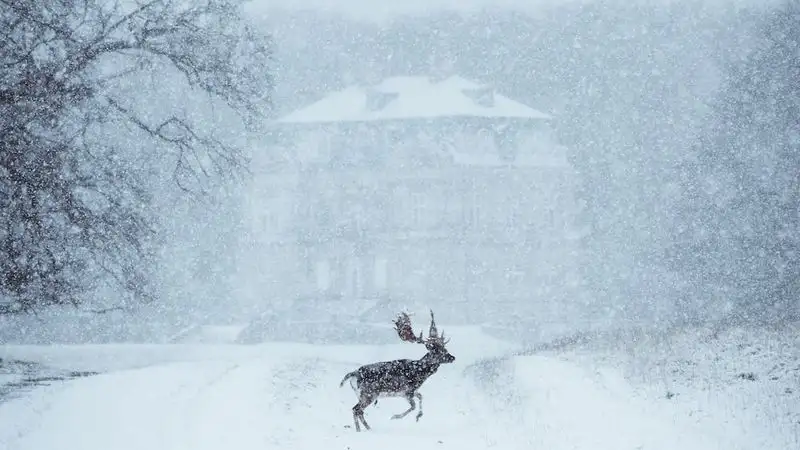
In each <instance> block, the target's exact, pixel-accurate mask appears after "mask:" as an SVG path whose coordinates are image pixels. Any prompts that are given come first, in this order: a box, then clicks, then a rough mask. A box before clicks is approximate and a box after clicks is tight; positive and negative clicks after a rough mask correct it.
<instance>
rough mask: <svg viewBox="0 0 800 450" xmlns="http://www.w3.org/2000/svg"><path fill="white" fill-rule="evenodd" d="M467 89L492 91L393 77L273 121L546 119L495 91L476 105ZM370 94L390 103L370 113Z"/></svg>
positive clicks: (457, 80)
mask: <svg viewBox="0 0 800 450" xmlns="http://www.w3.org/2000/svg"><path fill="white" fill-rule="evenodd" d="M470 89H486V90H487V91H492V89H491V88H489V87H485V86H483V85H479V84H477V83H474V82H472V81H469V80H466V79H464V78H462V77H459V76H452V77H450V78H447V79H444V80H442V81H438V82H437V81H434V80H431V79H429V78H428V77H412V76H404V77H392V78H388V79H386V80H384V81H382V82H381V83H379V84H377V85H375V86H371V87H363V86H350V87H347V88H345V89H342V90H340V91H336V92H333V93H330V94H328V95H326V96H325V97H324V98H322V99H321V100H319V101H317V102H315V103H312V104H311V105H309V106H306V107H304V108H301V109H299V110H297V111H294V112H292V113H290V114H288V115H286V116H284V117H283V118H280V119H278V120H277V121H276V122H278V123H284V124H287V123H339V122H371V121H381V120H403V119H428V118H441V117H464V116H471V117H489V118H516V119H530V120H541V119H549V118H550V116H548V115H547V114H545V113H543V112H541V111H538V110H536V109H533V108H531V107H529V106H526V105H523V104H522V103H519V102H517V101H514V100H511V99H510V98H508V97H505V96H503V95H500V94H498V93H496V92H493V91H492V92H493V98H494V102H493V104H491V105H485V106H484V105H480V104H478V103H477V102H476V101H475V100H473V98H471V97H470V96H469V95H468V91H469V90H470ZM373 93H376V94H378V95H388V96H390V97H389V98H392V99H391V100H389V101H388V103H387V104H386V105H385V106H384V107H383V108H380V109H377V110H370V109H369V108H367V104H368V100H369V97H370V96H371V95H372V94H373Z"/></svg>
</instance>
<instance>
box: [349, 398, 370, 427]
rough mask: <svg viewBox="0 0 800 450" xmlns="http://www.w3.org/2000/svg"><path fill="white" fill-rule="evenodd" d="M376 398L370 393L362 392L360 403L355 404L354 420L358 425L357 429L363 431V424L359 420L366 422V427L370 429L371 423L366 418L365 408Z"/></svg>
mask: <svg viewBox="0 0 800 450" xmlns="http://www.w3.org/2000/svg"><path fill="white" fill-rule="evenodd" d="M374 400H375V399H374V398H371V397H370V396H369V395H365V394H363V393H362V394H361V396H360V397H359V399H358V403H356V405H355V406H353V422H355V425H356V431H361V426H360V425H359V421H361V423H363V424H364V428H366V429H367V430H369V429H370V428H369V424H368V423H367V421H366V419H364V408H366V407H367V406H369V404H370V403H372V402H373V401H374Z"/></svg>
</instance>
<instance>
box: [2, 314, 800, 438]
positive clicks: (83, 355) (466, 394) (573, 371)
mask: <svg viewBox="0 0 800 450" xmlns="http://www.w3.org/2000/svg"><path fill="white" fill-rule="evenodd" d="M443 328H444V329H445V330H446V332H447V334H448V335H449V336H451V337H452V341H451V343H450V345H449V346H448V348H449V350H450V351H451V353H452V354H454V355H455V356H456V357H457V360H456V362H455V363H454V364H451V365H443V366H442V367H441V368H440V370H439V372H438V373H436V374H435V375H434V376H433V377H432V378H430V379H429V380H428V381H427V382H426V384H425V385H423V387H422V389H421V393H422V395H423V396H424V400H423V408H424V411H425V415H424V416H423V417H422V419H421V420H420V421H419V422H415V421H414V418H413V415H409V416H408V417H406V418H405V419H402V420H391V419H390V416H391V415H392V414H395V413H397V412H400V411H402V410H404V409H405V408H406V406H407V404H406V403H405V401H404V400H401V399H382V400H380V401H379V402H378V405H376V406H371V407H369V408H368V409H367V411H366V417H367V420H368V421H369V423H370V425H371V426H372V428H373V429H372V430H371V431H368V432H362V433H356V432H355V431H354V429H353V428H351V426H352V414H351V410H350V408H351V407H352V406H353V404H354V403H355V401H356V397H355V394H354V393H353V391H352V390H351V388H350V387H349V386H348V385H345V386H344V387H342V388H340V387H339V381H340V380H341V378H342V377H343V376H344V374H345V373H347V372H349V371H351V370H353V369H355V368H356V367H357V366H359V365H361V364H364V363H368V362H374V361H379V360H386V359H394V358H403V357H411V358H418V357H421V356H422V355H423V354H424V349H423V348H422V347H421V346H416V345H412V344H402V343H401V344H396V345H387V346H312V345H301V344H291V343H272V344H264V345H256V346H240V345H206V344H201V345H152V346H150V345H96V346H61V347H59V346H4V347H0V358H3V359H5V360H9V359H19V360H29V361H31V360H32V361H37V362H40V363H42V364H46V365H48V366H51V367H53V368H57V369H63V370H82V371H89V370H91V371H102V372H105V373H103V374H101V375H97V376H92V377H87V378H79V379H74V380H71V381H68V382H56V383H52V384H51V385H50V386H44V387H38V388H35V389H34V390H32V391H30V392H27V393H25V394H24V395H21V396H18V397H17V398H11V399H9V400H8V401H6V402H4V403H2V404H0V448H2V449H4V450H45V449H56V448H58V449H76V450H100V449H102V450H108V449H116V450H129V449H147V450H168V449H169V450H184V449H185V450H189V449H191V450H204V449H220V448H230V449H236V450H245V449H277V448H282V449H284V448H292V449H320V448H324V449H341V450H346V449H349V450H359V449H364V450H367V449H376V448H380V449H383V450H391V449H395V448H396V449H404V450H407V449H409V448H413V449H415V450H424V449H433V448H435V449H446V448H451V449H459V450H472V449H488V448H498V449H542V450H573V449H581V450H583V449H588V450H628V449H630V450H676V449H680V450H701V449H704V450H712V449H719V450H722V449H726V450H736V449H742V450H744V449H764V450H772V449H775V450H778V449H781V450H783V449H786V448H798V447H797V446H794V447H785V446H784V447H778V446H777V445H778V443H781V442H783V443H786V442H788V440H786V439H783V438H779V437H777V434H776V433H782V432H784V431H785V430H783V429H777V428H774V429H772V430H770V429H768V428H763V429H762V428H752V429H750V434H749V435H747V436H745V434H741V433H740V434H736V433H732V432H729V433H725V432H721V431H724V430H725V427H726V424H725V423H723V422H724V420H726V416H724V415H716V416H715V415H714V414H713V413H714V412H715V411H723V410H724V408H725V407H730V406H731V405H729V404H726V403H724V402H722V403H720V402H717V403H715V402H714V398H713V397H715V396H716V397H724V396H728V395H730V394H731V392H733V391H731V390H728V391H725V390H724V389H726V386H721V387H719V388H714V389H723V390H722V391H719V392H718V394H716V395H712V394H710V392H711V391H706V395H703V396H700V394H699V393H700V392H701V391H702V389H701V388H699V387H697V385H696V384H695V385H693V386H692V387H691V389H689V387H688V386H689V385H690V384H692V383H690V382H689V381H687V382H686V383H687V388H686V389H683V388H679V387H678V385H677V381H673V383H675V386H673V387H672V389H673V390H675V392H676V394H677V395H675V396H674V397H673V398H672V400H671V401H669V402H668V401H667V400H665V399H662V398H656V397H654V396H652V395H650V394H652V391H653V388H654V387H655V388H659V386H657V385H655V384H653V383H644V382H643V381H642V380H643V379H639V380H637V379H636V377H634V376H631V373H629V371H627V370H628V369H626V367H628V366H629V365H630V364H631V360H625V359H624V358H621V357H615V356H614V355H618V354H619V352H612V351H605V352H603V351H599V350H596V349H595V350H591V351H589V350H588V349H583V350H577V349H576V350H569V351H563V352H558V353H556V352H552V353H549V354H537V355H530V356H515V357H503V356H504V355H508V354H510V353H512V352H515V351H518V350H519V349H517V348H515V347H514V346H513V345H510V344H508V343H504V342H501V341H498V340H495V339H492V338H490V337H488V336H486V335H483V334H481V333H480V332H479V330H478V329H476V328H469V327H448V326H446V325H445V326H444V327H443ZM791 350H793V349H791V348H789V350H787V351H791ZM794 350H795V351H796V349H794ZM698 355H699V358H700V359H707V358H706V356H703V355H702V354H701V353H698ZM615 358H616V359H615ZM759 365H760V366H763V364H762V363H759ZM639 367H644V366H641V365H639ZM641 370H642V371H644V370H645V369H641ZM734 379H735V377H734ZM759 380H760V378H758V379H757V380H756V381H753V382H751V383H753V384H752V385H756V384H758V383H759ZM745 381H746V380H745ZM795 381H796V380H795ZM737 386H738V385H737ZM662 387H663V386H662ZM729 389H736V388H735V387H733V388H729ZM712 390H713V389H712ZM737 392H738V391H737ZM663 394H664V392H663V389H662V392H661V397H664V395H663ZM795 399H796V397H795ZM678 401H680V402H684V403H686V405H683V406H681V405H682V404H679V403H678ZM698 402H701V403H702V402H705V403H704V405H705V406H704V408H705V407H707V408H708V411H706V412H705V416H704V419H703V420H704V421H705V422H703V421H700V420H696V418H695V417H693V416H691V415H688V414H681V413H680V411H682V410H681V408H683V407H687V405H689V404H698ZM733 406H734V407H735V406H736V405H733ZM741 406H742V405H738V407H741ZM745 406H747V405H745ZM752 406H754V407H755V404H754V405H752ZM714 408H717V410H714ZM719 408H722V409H719ZM787 408H790V406H787ZM723 412H724V411H723ZM719 414H722V413H719ZM741 416H742V417H744V416H745V414H742V415H741ZM757 418H758V415H757V414H756V415H754V416H752V417H751V419H753V420H756V421H757ZM728 419H729V417H728ZM714 420H716V421H717V422H719V423H716V422H714V424H713V426H711V425H710V424H711V422H713V421H714ZM751 425H752V424H748V426H751ZM727 427H728V428H729V429H736V428H738V427H740V424H739V423H738V422H737V423H732V424H728V425H727ZM765 433H766V434H765ZM770 433H772V434H775V436H772V434H770ZM767 434H769V436H767ZM744 437H747V438H748V439H743V438H744ZM781 439H783V440H781Z"/></svg>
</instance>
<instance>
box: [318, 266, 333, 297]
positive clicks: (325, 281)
mask: <svg viewBox="0 0 800 450" xmlns="http://www.w3.org/2000/svg"><path fill="white" fill-rule="evenodd" d="M316 275H317V289H318V290H320V291H327V290H328V289H330V287H331V265H330V263H329V262H328V261H327V260H324V259H323V260H319V261H317V267H316Z"/></svg>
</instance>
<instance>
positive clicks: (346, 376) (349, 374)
mask: <svg viewBox="0 0 800 450" xmlns="http://www.w3.org/2000/svg"><path fill="white" fill-rule="evenodd" d="M350 378H355V379H356V380H358V372H355V371H353V372H350V373H348V374H347V375H345V376H344V378H342V382H341V383H339V387H342V386H344V382H345V381H347V380H349V379H350Z"/></svg>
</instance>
